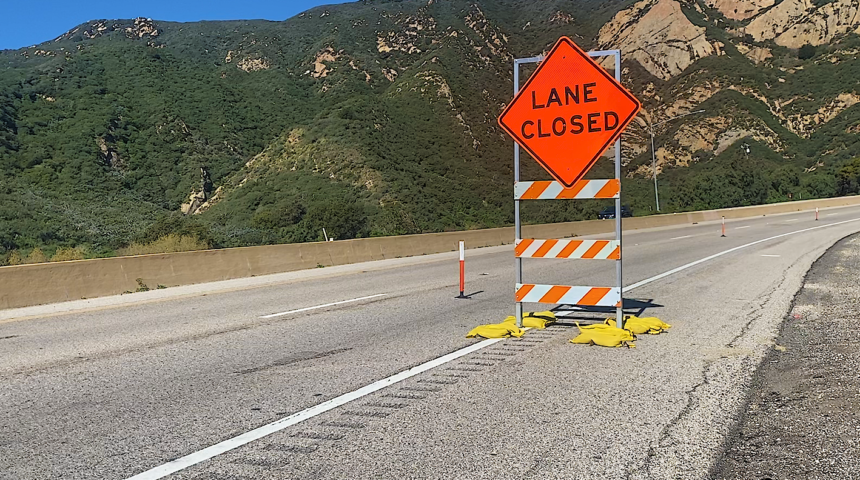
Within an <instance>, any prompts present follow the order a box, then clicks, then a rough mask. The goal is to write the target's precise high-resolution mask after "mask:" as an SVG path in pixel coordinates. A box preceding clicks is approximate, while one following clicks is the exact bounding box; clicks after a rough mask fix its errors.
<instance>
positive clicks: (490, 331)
mask: <svg viewBox="0 0 860 480" xmlns="http://www.w3.org/2000/svg"><path fill="white" fill-rule="evenodd" d="M525 333H526V331H525V330H522V329H519V328H517V326H516V324H513V325H512V324H510V323H499V324H490V325H481V326H479V327H475V328H474V329H472V331H471V332H469V333H468V334H467V335H466V338H475V337H483V338H508V337H522V336H523V335H524V334H525Z"/></svg>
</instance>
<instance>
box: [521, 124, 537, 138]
mask: <svg viewBox="0 0 860 480" xmlns="http://www.w3.org/2000/svg"><path fill="white" fill-rule="evenodd" d="M529 125H531V126H533V127H534V126H535V122H533V121H531V120H526V121H525V122H523V138H525V139H526V140H530V139H532V138H535V134H534V133H532V134H531V135H529V134H528V133H526V127H527V126H529Z"/></svg>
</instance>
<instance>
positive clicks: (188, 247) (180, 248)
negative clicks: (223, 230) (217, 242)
mask: <svg viewBox="0 0 860 480" xmlns="http://www.w3.org/2000/svg"><path fill="white" fill-rule="evenodd" d="M209 248H211V246H210V244H209V243H207V242H204V241H201V240H199V239H197V238H195V237H192V236H188V235H176V234H175V233H171V234H168V235H165V236H164V237H162V238H159V239H158V240H155V241H153V242H148V243H132V244H131V245H129V246H128V247H125V248H120V249H119V250H117V254H118V255H120V256H123V257H127V256H132V255H150V254H155V253H177V252H192V251H195V250H208V249H209Z"/></svg>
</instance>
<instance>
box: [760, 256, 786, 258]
mask: <svg viewBox="0 0 860 480" xmlns="http://www.w3.org/2000/svg"><path fill="white" fill-rule="evenodd" d="M781 256H782V255H762V257H769V258H779V257H781Z"/></svg>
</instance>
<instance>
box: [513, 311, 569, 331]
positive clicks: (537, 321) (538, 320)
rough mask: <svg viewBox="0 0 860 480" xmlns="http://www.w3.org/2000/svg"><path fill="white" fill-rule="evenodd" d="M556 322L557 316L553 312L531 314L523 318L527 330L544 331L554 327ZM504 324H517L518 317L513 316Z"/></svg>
mask: <svg viewBox="0 0 860 480" xmlns="http://www.w3.org/2000/svg"><path fill="white" fill-rule="evenodd" d="M555 322H556V318H555V314H554V313H552V312H549V311H547V312H529V313H526V314H525V315H524V316H523V327H525V328H537V329H540V330H543V329H544V328H546V327H548V326H550V325H552V324H553V323H555ZM502 323H513V324H516V323H517V317H514V316H513V315H511V316H510V317H508V318H506V319H505V320H504V321H503V322H502Z"/></svg>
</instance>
